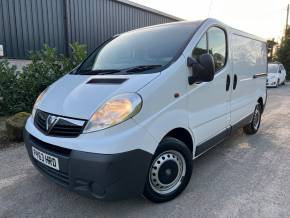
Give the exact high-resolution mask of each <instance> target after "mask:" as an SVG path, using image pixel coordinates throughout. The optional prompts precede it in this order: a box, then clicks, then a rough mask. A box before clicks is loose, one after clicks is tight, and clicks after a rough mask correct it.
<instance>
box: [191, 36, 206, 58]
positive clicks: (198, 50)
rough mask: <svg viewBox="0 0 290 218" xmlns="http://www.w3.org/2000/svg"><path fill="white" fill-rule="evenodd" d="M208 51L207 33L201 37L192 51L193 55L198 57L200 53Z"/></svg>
mask: <svg viewBox="0 0 290 218" xmlns="http://www.w3.org/2000/svg"><path fill="white" fill-rule="evenodd" d="M206 53H207V40H206V34H204V36H203V37H202V38H201V39H200V41H199V43H198V44H197V46H196V47H195V48H194V49H193V51H192V57H193V58H195V59H198V58H199V56H200V55H203V54H206Z"/></svg>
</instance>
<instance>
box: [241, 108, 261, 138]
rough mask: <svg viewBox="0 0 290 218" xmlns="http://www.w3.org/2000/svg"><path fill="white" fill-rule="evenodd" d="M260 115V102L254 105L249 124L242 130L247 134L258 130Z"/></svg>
mask: <svg viewBox="0 0 290 218" xmlns="http://www.w3.org/2000/svg"><path fill="white" fill-rule="evenodd" d="M261 117H262V108H261V105H260V104H257V105H256V108H255V111H254V114H253V118H252V121H251V123H250V124H248V125H247V126H245V127H244V132H245V133H246V134H248V135H253V134H255V133H256V132H258V130H259V127H260V124H261Z"/></svg>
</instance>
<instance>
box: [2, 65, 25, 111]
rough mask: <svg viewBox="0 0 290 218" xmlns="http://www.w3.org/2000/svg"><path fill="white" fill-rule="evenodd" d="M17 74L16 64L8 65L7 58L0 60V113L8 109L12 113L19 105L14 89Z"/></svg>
mask: <svg viewBox="0 0 290 218" xmlns="http://www.w3.org/2000/svg"><path fill="white" fill-rule="evenodd" d="M17 75H18V72H17V71H16V66H10V64H9V62H8V61H7V60H2V61H0V115H4V114H7V113H8V112H10V111H11V113H13V112H15V110H17V109H19V107H20V105H19V104H17V102H18V96H17V94H16V92H15V90H14V89H15V87H17Z"/></svg>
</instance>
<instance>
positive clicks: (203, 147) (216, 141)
mask: <svg viewBox="0 0 290 218" xmlns="http://www.w3.org/2000/svg"><path fill="white" fill-rule="evenodd" d="M230 133H231V128H227V129H226V130H224V131H222V132H221V133H219V134H218V135H216V136H214V137H213V138H211V139H209V140H207V141H205V142H203V143H202V144H200V145H198V146H197V147H196V151H195V156H199V155H201V154H202V153H204V152H206V151H207V150H209V149H211V148H212V147H214V146H216V145H217V144H219V143H221V142H222V141H223V140H225V139H226V138H227V137H229V136H230Z"/></svg>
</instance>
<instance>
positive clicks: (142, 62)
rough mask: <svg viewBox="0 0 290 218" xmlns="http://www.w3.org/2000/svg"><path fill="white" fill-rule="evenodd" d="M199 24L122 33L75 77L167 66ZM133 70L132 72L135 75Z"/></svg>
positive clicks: (166, 26)
mask: <svg viewBox="0 0 290 218" xmlns="http://www.w3.org/2000/svg"><path fill="white" fill-rule="evenodd" d="M199 24H200V23H199V22H191V23H179V24H168V25H160V26H153V27H149V28H143V29H139V30H135V31H131V32H128V33H124V34H121V35H120V36H118V37H116V38H114V39H113V40H111V41H109V42H108V43H106V44H105V45H104V46H103V47H101V48H100V49H97V50H96V51H95V52H94V53H92V54H91V55H90V56H89V58H88V59H87V60H85V61H84V62H83V64H82V65H81V66H80V68H79V69H78V71H77V72H76V74H87V73H88V72H92V71H93V72H95V73H94V74H99V73H100V74H102V73H104V72H110V73H112V72H119V71H124V70H126V69H129V70H131V71H132V69H133V71H134V68H136V69H138V70H136V71H138V72H140V69H141V71H142V70H144V71H146V70H147V69H153V68H154V67H160V66H165V65H167V64H168V63H170V62H171V61H172V60H173V59H174V57H175V56H176V55H178V53H179V52H180V51H181V49H183V48H184V46H185V45H186V43H187V42H188V41H189V40H190V38H191V37H192V35H193V33H194V32H195V30H196V28H197V27H198V26H199ZM133 71H132V72H133Z"/></svg>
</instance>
